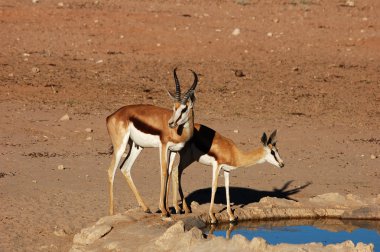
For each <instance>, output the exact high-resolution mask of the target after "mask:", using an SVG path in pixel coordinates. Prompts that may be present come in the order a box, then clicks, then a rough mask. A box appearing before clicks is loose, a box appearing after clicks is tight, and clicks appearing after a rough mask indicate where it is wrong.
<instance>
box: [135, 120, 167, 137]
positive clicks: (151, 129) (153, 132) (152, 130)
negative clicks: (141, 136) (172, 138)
mask: <svg viewBox="0 0 380 252" xmlns="http://www.w3.org/2000/svg"><path fill="white" fill-rule="evenodd" d="M130 121H131V122H132V123H133V125H134V126H135V127H136V129H138V130H140V131H142V132H144V133H146V134H150V135H156V136H160V135H161V131H160V130H159V129H156V128H154V127H153V126H151V125H148V124H146V123H144V122H143V121H141V120H139V119H138V118H136V117H131V118H130Z"/></svg>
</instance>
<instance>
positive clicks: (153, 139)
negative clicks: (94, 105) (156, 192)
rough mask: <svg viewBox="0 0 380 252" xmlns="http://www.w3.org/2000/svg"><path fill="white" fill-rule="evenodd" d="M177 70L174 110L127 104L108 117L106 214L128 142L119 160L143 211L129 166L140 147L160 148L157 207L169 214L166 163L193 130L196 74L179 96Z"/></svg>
mask: <svg viewBox="0 0 380 252" xmlns="http://www.w3.org/2000/svg"><path fill="white" fill-rule="evenodd" d="M176 70H177V69H174V71H173V72H174V80H175V85H176V93H175V95H173V94H171V93H170V92H169V94H170V96H171V97H172V98H173V99H175V102H174V105H173V111H171V110H169V109H165V108H161V107H157V106H153V105H144V104H139V105H129V106H125V107H122V108H120V109H119V110H117V111H116V112H114V113H113V114H111V115H110V116H108V117H107V129H108V133H109V135H110V138H111V141H112V145H113V150H114V151H113V154H112V161H111V164H110V166H109V168H108V179H109V197H110V202H109V213H110V215H112V214H113V213H114V205H113V201H114V200H113V182H114V178H115V172H116V168H117V167H118V166H119V164H120V160H121V157H122V155H123V153H124V151H125V149H126V146H127V144H128V145H129V146H130V148H129V153H128V155H127V157H126V158H125V160H124V161H123V162H122V163H121V168H120V169H121V172H122V173H123V175H124V176H125V178H126V179H127V182H128V185H129V187H130V188H131V189H132V191H133V193H134V195H135V197H136V199H137V201H138V203H139V206H140V207H142V209H143V210H144V211H145V212H150V210H149V208H148V207H147V205H146V204H145V203H144V201H143V199H142V198H141V196H140V193H139V192H138V190H137V188H136V186H135V184H134V183H133V180H132V177H131V168H132V166H133V163H134V162H135V160H136V158H137V156H138V155H139V154H140V153H141V151H142V149H143V148H148V147H158V148H159V150H160V164H161V192H160V203H159V208H160V210H161V213H162V215H163V216H167V215H168V211H167V209H166V201H165V198H166V187H167V182H168V167H169V166H168V164H169V163H170V162H173V160H174V157H175V152H176V151H179V150H181V149H182V148H183V147H184V146H185V143H186V142H187V141H188V140H189V139H190V138H191V137H192V135H193V131H194V112H193V105H194V104H193V103H194V99H195V98H194V91H195V88H196V86H197V84H198V76H197V74H196V73H195V72H194V71H192V70H190V71H191V72H192V73H193V75H194V82H193V84H192V86H191V87H190V89H189V90H188V91H187V92H186V93H185V94H184V95H183V97H182V96H181V87H180V83H179V81H178V77H177V73H176Z"/></svg>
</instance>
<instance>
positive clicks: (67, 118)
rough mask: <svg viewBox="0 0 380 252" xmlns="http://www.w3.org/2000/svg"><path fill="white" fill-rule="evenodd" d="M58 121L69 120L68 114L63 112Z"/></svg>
mask: <svg viewBox="0 0 380 252" xmlns="http://www.w3.org/2000/svg"><path fill="white" fill-rule="evenodd" d="M59 120H60V121H68V120H71V118H70V116H69V115H68V114H65V115H64V116H62V117H61V118H60V119H59Z"/></svg>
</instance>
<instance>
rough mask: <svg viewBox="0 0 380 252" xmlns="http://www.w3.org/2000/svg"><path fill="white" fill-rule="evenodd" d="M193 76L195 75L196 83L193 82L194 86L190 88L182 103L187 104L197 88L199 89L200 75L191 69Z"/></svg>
mask: <svg viewBox="0 0 380 252" xmlns="http://www.w3.org/2000/svg"><path fill="white" fill-rule="evenodd" d="M189 70H190V71H191V72H192V73H193V75H194V82H193V85H191V87H190V88H189V90H187V92H186V94H185V95H184V96H183V99H182V101H181V103H183V104H184V103H186V101H187V99H189V97H190V96H191V95H192V94H194V90H195V88H196V87H197V85H198V75H197V74H196V73H195V72H194V71H193V70H191V69H189Z"/></svg>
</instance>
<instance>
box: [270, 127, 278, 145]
mask: <svg viewBox="0 0 380 252" xmlns="http://www.w3.org/2000/svg"><path fill="white" fill-rule="evenodd" d="M276 134H277V130H274V131H273V132H272V134H270V137H269V139H268V144H272V145H274V144H275V143H276V142H277V140H276Z"/></svg>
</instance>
